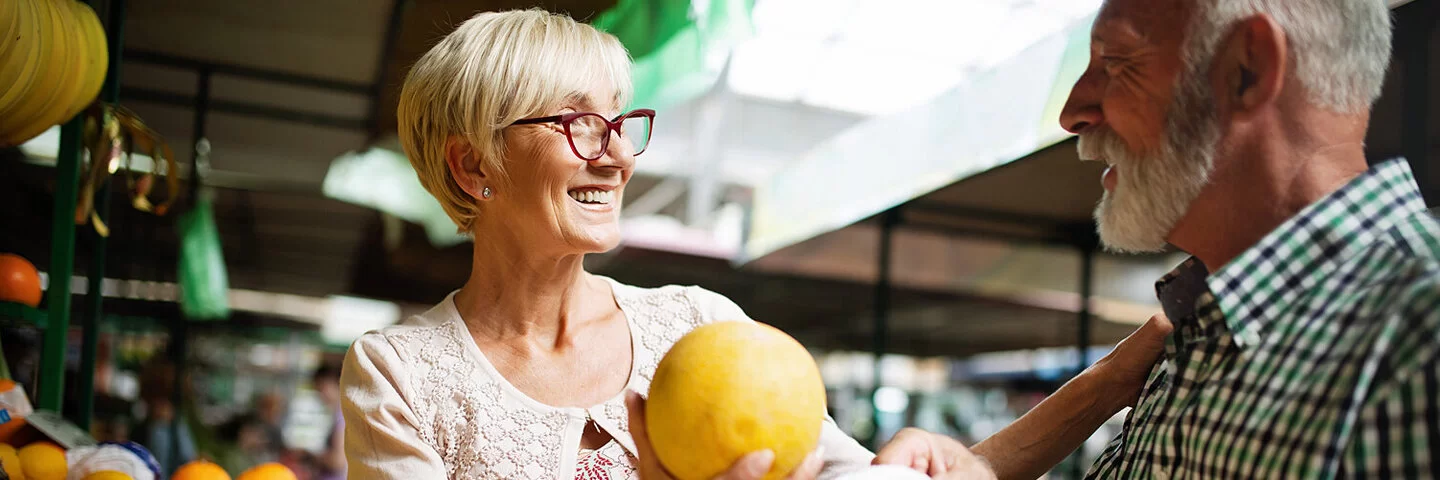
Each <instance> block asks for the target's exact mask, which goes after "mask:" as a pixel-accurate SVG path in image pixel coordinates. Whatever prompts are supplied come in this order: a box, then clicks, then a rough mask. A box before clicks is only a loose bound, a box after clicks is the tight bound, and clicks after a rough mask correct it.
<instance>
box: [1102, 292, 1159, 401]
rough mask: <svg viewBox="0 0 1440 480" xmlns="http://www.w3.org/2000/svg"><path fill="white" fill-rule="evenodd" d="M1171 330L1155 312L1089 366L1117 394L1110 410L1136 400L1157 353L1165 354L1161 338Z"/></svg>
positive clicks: (1156, 357)
mask: <svg viewBox="0 0 1440 480" xmlns="http://www.w3.org/2000/svg"><path fill="white" fill-rule="evenodd" d="M1174 329H1175V326H1174V325H1172V324H1171V323H1170V319H1169V318H1165V314H1164V313H1157V314H1155V316H1153V317H1150V320H1149V321H1147V322H1145V324H1144V325H1141V326H1140V328H1139V329H1136V330H1135V332H1134V333H1131V334H1130V336H1128V337H1125V339H1124V340H1121V341H1120V344H1119V345H1116V346H1115V349H1114V350H1111V351H1110V353H1109V354H1108V355H1105V358H1101V359H1100V360H1099V361H1097V362H1095V365H1094V366H1092V367H1090V369H1091V370H1092V371H1093V372H1095V373H1097V374H1099V375H1100V376H1101V377H1102V378H1103V379H1105V381H1106V382H1107V383H1111V384H1113V385H1114V386H1115V387H1116V390H1115V392H1116V393H1117V394H1119V395H1121V396H1120V397H1119V398H1118V400H1119V402H1120V403H1119V404H1117V405H1116V407H1115V409H1114V410H1115V411H1116V412H1118V411H1120V410H1121V409H1123V408H1125V407H1133V406H1135V403H1136V402H1138V401H1139V400H1140V391H1141V390H1143V389H1144V388H1145V381H1146V380H1148V379H1149V378H1150V371H1151V370H1153V369H1154V367H1155V362H1156V361H1157V360H1159V358H1160V354H1162V353H1165V338H1166V337H1169V336H1170V332H1171V331H1172V330H1174ZM1112 413H1113V412H1112Z"/></svg>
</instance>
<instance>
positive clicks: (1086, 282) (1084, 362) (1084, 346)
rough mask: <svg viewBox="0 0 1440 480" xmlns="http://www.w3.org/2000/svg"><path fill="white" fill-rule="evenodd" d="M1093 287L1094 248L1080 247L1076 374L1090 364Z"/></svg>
mask: <svg viewBox="0 0 1440 480" xmlns="http://www.w3.org/2000/svg"><path fill="white" fill-rule="evenodd" d="M1094 289H1095V249H1094V248H1082V249H1081V250H1080V319H1079V320H1080V323H1079V328H1078V331H1079V335H1078V336H1077V337H1076V339H1075V340H1076V342H1077V343H1076V345H1075V347H1076V348H1077V349H1079V352H1077V353H1078V354H1079V355H1078V356H1077V358H1078V362H1079V364H1077V365H1076V366H1075V373H1076V374H1077V375H1078V374H1079V373H1080V372H1082V371H1084V370H1085V369H1086V368H1087V367H1089V366H1090V358H1089V355H1088V354H1087V353H1088V352H1089V349H1090V344H1091V343H1093V342H1092V340H1091V336H1090V327H1091V326H1092V323H1093V322H1094V321H1095V316H1094V315H1093V314H1092V313H1091V311H1090V303H1091V300H1092V299H1093V298H1094Z"/></svg>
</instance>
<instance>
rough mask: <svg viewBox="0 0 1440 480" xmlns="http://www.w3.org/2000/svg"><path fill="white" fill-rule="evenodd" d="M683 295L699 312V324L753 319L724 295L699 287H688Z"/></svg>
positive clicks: (749, 320)
mask: <svg viewBox="0 0 1440 480" xmlns="http://www.w3.org/2000/svg"><path fill="white" fill-rule="evenodd" d="M685 295H686V296H688V297H690V301H691V302H693V303H694V305H695V311H696V312H698V313H699V314H700V322H699V323H701V324H706V323H712V322H724V321H730V320H739V321H746V322H753V321H754V320H751V319H750V316H749V315H746V314H745V310H743V309H741V308H740V306H739V305H736V304H735V302H733V301H731V300H730V299H729V298H726V297H725V296H724V295H721V294H718V293H715V292H712V291H709V290H706V289H704V288H700V287H688V288H687V289H686V291H685Z"/></svg>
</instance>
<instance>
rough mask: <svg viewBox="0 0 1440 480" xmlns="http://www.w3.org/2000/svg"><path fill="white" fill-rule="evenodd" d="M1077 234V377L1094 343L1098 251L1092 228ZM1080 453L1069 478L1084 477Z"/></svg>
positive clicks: (1086, 364)
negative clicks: (1078, 314) (1092, 337)
mask: <svg viewBox="0 0 1440 480" xmlns="http://www.w3.org/2000/svg"><path fill="white" fill-rule="evenodd" d="M1078 234H1079V235H1084V236H1081V237H1080V238H1083V239H1085V240H1082V241H1080V242H1078V246H1079V251H1080V318H1079V324H1078V325H1077V329H1076V330H1077V331H1078V333H1077V335H1076V339H1075V349H1076V352H1075V354H1076V355H1075V358H1076V365H1075V375H1077V376H1078V375H1080V372H1084V371H1085V369H1086V368H1089V367H1090V355H1089V352H1090V345H1091V344H1092V343H1094V340H1092V339H1091V335H1090V329H1091V326H1092V325H1091V324H1092V323H1093V322H1094V321H1095V317H1094V315H1093V314H1092V313H1091V311H1090V302H1091V300H1092V299H1093V298H1094V289H1095V252H1096V250H1098V249H1099V239H1098V238H1096V236H1095V230H1094V229H1093V228H1092V229H1088V230H1087V231H1085V232H1079V233H1078ZM1086 234H1088V235H1086ZM1082 451H1083V449H1080V450H1076V451H1075V453H1073V454H1071V455H1070V457H1071V463H1070V467H1071V471H1070V473H1071V477H1070V478H1083V477H1084V476H1085V469H1086V465H1085V461H1084V458H1083V457H1081V452H1082Z"/></svg>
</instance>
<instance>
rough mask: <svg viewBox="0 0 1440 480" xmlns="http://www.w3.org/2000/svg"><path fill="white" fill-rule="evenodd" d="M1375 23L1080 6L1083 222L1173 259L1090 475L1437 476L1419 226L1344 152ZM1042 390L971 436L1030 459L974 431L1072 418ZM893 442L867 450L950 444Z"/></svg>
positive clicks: (1439, 286)
mask: <svg viewBox="0 0 1440 480" xmlns="http://www.w3.org/2000/svg"><path fill="white" fill-rule="evenodd" d="M1391 28H1392V27H1391V19H1390V11H1389V9H1388V6H1387V5H1386V2H1385V1H1383V0H1310V1H1285V0H1251V1H1241V0H1108V1H1106V2H1105V3H1104V5H1103V6H1102V7H1101V10H1100V13H1099V15H1098V16H1097V17H1096V20H1095V25H1094V30H1093V32H1092V41H1091V52H1092V54H1091V63H1090V67H1089V69H1087V70H1086V72H1085V73H1084V74H1083V75H1082V76H1081V77H1080V79H1079V81H1078V82H1077V83H1076V84H1075V87H1074V89H1073V90H1072V91H1071V94H1070V99H1069V101H1068V102H1067V104H1066V106H1065V108H1064V110H1063V113H1062V114H1061V119H1060V120H1061V123H1062V124H1063V126H1064V127H1065V128H1066V129H1068V130H1070V131H1071V132H1074V133H1076V134H1079V135H1080V143H1079V145H1080V157H1081V159H1083V160H1098V161H1105V162H1107V163H1108V164H1109V165H1110V168H1109V169H1108V170H1107V171H1106V173H1105V175H1104V178H1103V179H1102V182H1103V184H1104V187H1105V190H1106V193H1105V195H1104V197H1103V199H1102V200H1101V202H1100V205H1099V207H1098V208H1097V210H1096V213H1095V216H1096V220H1097V221H1098V223H1099V226H1100V228H1099V233H1100V237H1101V240H1102V241H1103V242H1104V243H1105V244H1106V245H1107V246H1108V247H1109V248H1110V249H1112V250H1118V251H1130V252H1153V251H1160V250H1162V249H1164V248H1165V247H1166V244H1167V243H1168V244H1172V245H1174V246H1175V247H1178V248H1179V249H1181V250H1183V251H1185V252H1188V253H1190V254H1191V255H1193V257H1192V258H1191V259H1189V260H1187V261H1185V262H1184V263H1182V264H1181V265H1180V266H1179V267H1177V268H1176V269H1175V270H1173V271H1172V272H1171V273H1169V274H1168V275H1166V276H1165V277H1163V278H1162V279H1160V281H1159V282H1157V283H1156V293H1157V294H1158V296H1159V298H1160V301H1161V305H1162V306H1163V307H1164V310H1165V314H1166V316H1167V317H1168V318H1169V319H1172V320H1173V322H1174V332H1175V334H1174V335H1173V337H1172V338H1170V340H1169V341H1168V343H1167V344H1166V347H1165V351H1166V353H1165V355H1164V361H1163V362H1162V363H1161V364H1160V365H1158V366H1156V367H1155V368H1154V369H1153V372H1152V373H1151V374H1150V379H1149V381H1148V383H1147V384H1146V385H1145V388H1144V390H1143V394H1142V395H1141V396H1140V398H1139V399H1138V404H1137V405H1136V407H1135V409H1134V410H1132V411H1131V413H1130V415H1129V418H1128V419H1127V420H1126V422H1125V425H1124V429H1123V431H1122V432H1121V434H1120V435H1119V436H1118V437H1117V438H1116V439H1115V440H1114V442H1112V443H1111V444H1110V446H1109V447H1108V448H1107V449H1106V450H1105V452H1104V453H1103V454H1102V455H1101V457H1100V459H1099V460H1098V461H1097V462H1096V464H1095V466H1094V467H1093V469H1092V470H1091V472H1090V476H1092V477H1098V478H1170V477H1177V478H1337V477H1338V478H1391V477H1404V478H1420V477H1425V478H1430V477H1440V459H1436V458H1434V457H1433V455H1434V454H1435V452H1436V446H1437V445H1440V420H1437V418H1440V225H1437V223H1436V222H1435V220H1434V219H1433V218H1431V217H1430V216H1429V215H1428V214H1427V213H1426V210H1425V201H1424V199H1423V198H1421V196H1420V192H1419V188H1418V186H1417V184H1416V181H1415V178H1414V176H1413V175H1412V173H1411V171H1410V168H1409V166H1408V164H1407V163H1406V161H1405V160H1403V159H1392V160H1388V161H1383V162H1380V163H1377V164H1375V165H1374V166H1373V167H1371V166H1370V165H1369V164H1368V162H1367V159H1366V158H1365V149H1364V141H1365V135H1366V130H1367V128H1368V126H1369V120H1370V108H1371V104H1372V103H1373V102H1374V101H1375V100H1376V99H1377V98H1378V97H1379V95H1380V91H1381V86H1382V84H1383V83H1384V80H1385V71H1386V68H1387V64H1388V62H1389V59H1390V48H1391V47H1390V40H1391ZM1060 397H1061V396H1060V395H1059V394H1057V395H1055V396H1053V397H1051V399H1049V400H1047V401H1045V402H1044V403H1042V404H1041V405H1040V406H1038V407H1036V408H1035V409H1034V410H1033V411H1031V412H1030V413H1029V414H1027V415H1026V416H1024V417H1022V418H1021V419H1020V420H1019V421H1017V422H1016V423H1015V424H1013V425H1012V426H1011V427H1009V428H1007V429H1006V430H1005V431H1002V432H1001V433H1000V434H997V435H995V436H994V437H991V439H988V440H985V441H984V442H982V443H980V444H979V445H977V446H976V447H975V450H976V451H977V452H980V451H982V450H983V451H984V452H981V454H982V455H983V456H986V457H987V459H988V460H989V461H990V462H991V464H992V465H994V466H995V469H996V471H997V473H1001V475H1000V476H1001V477H1004V478H1010V477H1013V478H1034V477H1035V476H1037V475H1040V474H1042V473H1043V472H1044V471H1045V468H1048V467H1047V466H1046V464H1045V463H1039V464H1034V465H1026V463H1025V462H1017V461H1015V460H1016V459H1015V458H1014V457H1013V456H1009V455H1003V454H1002V455H994V453H1004V452H1007V451H1015V450H1011V449H995V448H993V446H991V445H989V444H990V443H991V442H996V441H999V442H1011V443H1012V444H1014V445H1020V446H1024V445H1026V443H1025V441H1026V439H1033V438H1036V437H1039V436H1043V435H1052V436H1054V435H1057V434H1058V435H1068V434H1070V432H1071V431H1072V430H1071V429H1069V428H1065V427H1061V428H1057V425H1063V424H1058V423H1056V422H1053V421H1046V420H1047V419H1053V418H1055V417H1057V415H1056V413H1057V412H1061V411H1063V410H1064V409H1066V408H1069V404H1070V403H1071V402H1073V401H1079V400H1082V399H1064V398H1060ZM1058 416H1059V417H1065V415H1058ZM1089 427H1090V426H1089V425H1084V426H1083V428H1079V429H1078V430H1079V431H1084V432H1089V431H1091V430H1092V429H1091V428H1089ZM902 437H903V438H899V439H897V440H896V441H895V442H893V443H892V444H891V447H889V448H887V449H886V450H882V451H881V452H880V455H879V457H880V461H882V462H893V463H900V464H911V465H917V464H925V465H930V466H934V465H942V466H943V465H944V464H945V463H946V462H947V461H948V459H949V458H951V457H949V456H948V454H955V455H962V454H964V453H965V452H964V448H963V447H961V446H959V444H958V443H956V442H953V441H950V440H948V439H945V438H943V437H940V436H936V435H929V434H926V433H924V432H919V431H915V430H909V431H906V432H905V433H904V434H903V435H902ZM1055 453H1056V454H1063V453H1062V452H1055ZM928 470H929V472H930V473H932V474H934V473H937V472H936V471H935V469H934V468H930V469H928Z"/></svg>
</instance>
